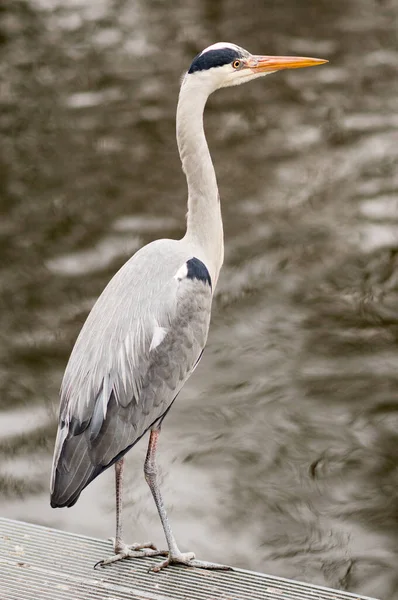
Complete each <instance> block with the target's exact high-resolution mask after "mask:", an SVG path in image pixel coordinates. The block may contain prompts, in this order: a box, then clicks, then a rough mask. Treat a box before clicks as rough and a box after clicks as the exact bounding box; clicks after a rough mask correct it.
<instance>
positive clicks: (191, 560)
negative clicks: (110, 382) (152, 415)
mask: <svg viewBox="0 0 398 600" xmlns="http://www.w3.org/2000/svg"><path fill="white" fill-rule="evenodd" d="M159 434H160V427H158V428H156V429H152V430H151V434H150V437H149V444H148V452H147V455H146V459H145V464H144V473H145V479H146V481H147V483H148V485H149V488H150V490H151V492H152V496H153V498H154V500H155V504H156V508H157V509H158V513H159V517H160V520H161V522H162V526H163V530H164V534H165V536H166V540H167V545H168V547H169V553H168V556H167V558H166V560H164V561H163V562H161V563H159V564H157V565H155V566H153V567H152V568H151V570H152V571H155V572H158V571H160V570H161V569H164V568H165V567H167V566H168V565H170V564H173V563H174V564H175V563H176V564H183V565H186V566H188V567H200V568H202V569H223V570H227V571H228V570H231V567H227V566H225V565H219V564H217V563H211V562H206V561H202V560H196V558H195V554H194V553H193V552H184V553H183V552H180V550H179V549H178V546H177V542H176V540H175V537H174V535H173V532H172V530H171V526H170V523H169V519H168V517H167V512H166V508H165V506H164V503H163V498H162V495H161V493H160V489H159V483H158V477H157V475H158V471H157V466H156V449H157V445H158V440H159Z"/></svg>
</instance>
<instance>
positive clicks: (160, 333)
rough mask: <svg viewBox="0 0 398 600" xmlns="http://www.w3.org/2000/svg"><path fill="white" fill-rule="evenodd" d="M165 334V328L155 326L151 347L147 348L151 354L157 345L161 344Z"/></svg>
mask: <svg viewBox="0 0 398 600" xmlns="http://www.w3.org/2000/svg"><path fill="white" fill-rule="evenodd" d="M166 333H167V329H166V328H165V327H160V326H159V325H156V326H155V328H154V330H153V337H152V341H151V345H150V346H149V352H151V351H152V350H155V348H157V347H158V346H159V344H161V343H162V342H163V340H164V338H165V335H166Z"/></svg>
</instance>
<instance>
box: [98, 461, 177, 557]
mask: <svg viewBox="0 0 398 600" xmlns="http://www.w3.org/2000/svg"><path fill="white" fill-rule="evenodd" d="M123 472H124V458H121V459H120V460H118V461H117V462H116V463H115V482H116V537H114V538H111V541H112V542H113V548H114V551H115V554H114V555H113V556H110V557H109V558H105V559H104V560H100V561H99V562H97V563H96V564H95V565H94V568H96V567H98V566H101V567H103V566H104V565H109V564H111V563H113V562H116V561H118V560H121V559H122V558H128V557H132V558H141V557H145V556H166V555H167V552H165V551H164V550H158V549H157V548H156V546H155V545H154V544H153V543H152V542H146V543H143V544H131V545H127V544H125V543H124V542H123V539H122V508H123V503H122V492H123Z"/></svg>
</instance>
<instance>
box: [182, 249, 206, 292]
mask: <svg viewBox="0 0 398 600" xmlns="http://www.w3.org/2000/svg"><path fill="white" fill-rule="evenodd" d="M186 264H187V271H188V272H187V278H188V279H199V281H203V282H204V283H208V284H209V286H210V289H211V277H210V273H209V271H208V270H207V267H206V265H205V264H204V263H202V261H201V260H199V259H198V258H195V257H193V258H191V259H189V260H187V263H186Z"/></svg>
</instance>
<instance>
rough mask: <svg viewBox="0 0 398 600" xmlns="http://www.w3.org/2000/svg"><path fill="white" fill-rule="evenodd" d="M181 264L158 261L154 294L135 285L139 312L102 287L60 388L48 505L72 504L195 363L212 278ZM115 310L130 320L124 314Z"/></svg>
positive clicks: (159, 410)
mask: <svg viewBox="0 0 398 600" xmlns="http://www.w3.org/2000/svg"><path fill="white" fill-rule="evenodd" d="M159 262H160V263H162V261H161V260H160V261H159ZM179 264H180V265H181V266H180V267H179V268H178V269H175V268H174V267H175V266H174V265H173V261H172V264H168V265H167V267H166V266H165V265H163V267H164V268H163V277H162V278H161V277H160V273H159V279H162V281H163V283H162V285H160V286H158V287H157V288H156V289H155V292H153V289H152V290H151V292H150V293H149V292H147V293H145V292H142V291H141V293H139V290H136V295H138V300H136V301H135V306H141V310H140V314H138V311H137V309H136V310H134V306H133V307H132V306H130V307H128V302H126V301H124V302H120V301H119V302H117V301H116V297H117V294H116V290H112V289H111V290H107V289H106V290H105V292H104V293H103V296H104V297H100V299H99V301H98V302H97V304H98V305H99V307H97V305H96V306H95V307H94V309H93V311H92V313H91V314H90V315H89V318H88V319H87V321H86V324H85V326H84V327H83V329H82V332H81V334H80V336H79V338H78V340H77V342H76V346H75V348H74V350H73V352H72V355H71V358H70V361H69V363H68V367H67V369H66V372H65V376H64V380H63V385H62V388H61V409H60V423H59V428H58V435H57V441H56V447H55V453H54V462H53V474H52V485H51V488H52V495H51V505H52V506H71V505H72V504H74V503H75V502H76V500H77V499H78V497H79V495H80V493H81V491H82V490H83V489H84V487H86V485H88V483H90V481H92V480H93V479H94V478H95V477H97V475H99V474H100V473H101V472H102V471H103V470H104V469H106V468H108V467H109V466H110V465H112V464H113V463H114V462H115V461H116V460H118V459H119V458H121V457H122V456H123V455H124V454H125V453H126V452H127V451H128V450H129V449H130V448H131V447H132V446H133V445H134V444H135V443H136V442H137V441H138V440H139V439H140V438H141V437H142V436H143V435H144V433H145V432H146V431H147V430H148V429H149V428H150V427H151V426H152V425H153V424H155V423H156V422H157V421H159V420H160V419H161V418H162V416H163V415H164V414H165V413H166V412H167V410H168V409H169V407H170V406H171V404H172V402H173V400H174V399H175V397H176V395H177V394H178V393H179V391H180V389H181V388H182V386H183V385H184V383H185V381H186V380H187V378H188V377H189V375H190V374H191V373H192V371H193V369H194V367H195V366H196V363H197V362H198V360H199V358H200V356H201V353H202V351H203V348H204V346H205V343H206V339H207V333H208V328H209V321H210V312H211V301H212V290H211V280H210V276H209V274H208V271H207V269H206V267H205V265H204V264H203V263H202V262H201V261H199V260H198V259H196V258H192V259H189V260H188V261H184V262H182V264H181V260H179ZM158 267H160V268H161V267H162V265H161V264H160V265H158ZM165 271H166V273H165ZM119 273H120V272H119ZM172 273H173V274H172ZM119 279H120V277H119ZM116 283H118V282H116ZM119 284H120V282H119ZM111 287H112V286H111ZM155 287H156V286H155ZM124 289H126V282H124V285H123V290H124ZM119 291H120V290H119ZM112 292H113V293H112ZM129 293H130V294H134V293H135V290H134V289H132V290H131V289H130V290H129ZM107 296H108V303H107V305H108V304H109V298H110V297H112V298H114V299H115V306H113V307H112V306H111V307H109V311H110V313H111V314H110V315H108V317H107V320H106V325H102V327H101V323H100V322H99V320H100V315H101V314H102V316H103V317H104V315H103V308H104V303H105V300H106V297H107ZM119 296H120V294H119ZM101 304H102V305H103V306H102V310H101ZM142 307H145V310H142ZM120 310H126V311H129V312H130V313H131V318H129V319H127V321H126V319H124V320H123V318H122V317H121V316H120V312H119V311H120ZM93 313H94V314H93ZM121 322H122V324H121ZM95 326H96V327H97V331H100V332H101V335H100V334H99V333H98V332H97V333H96V332H95V329H93V328H94V327H95ZM85 353H86V354H85Z"/></svg>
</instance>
